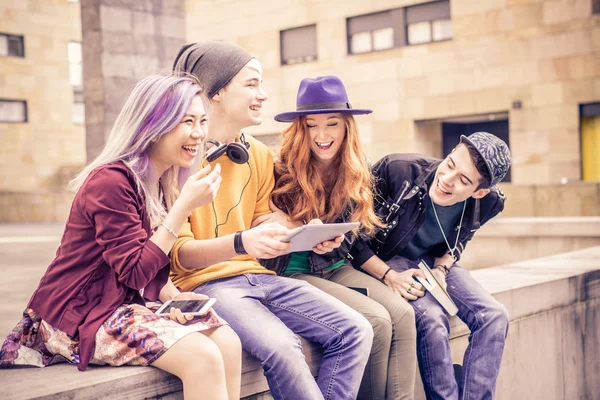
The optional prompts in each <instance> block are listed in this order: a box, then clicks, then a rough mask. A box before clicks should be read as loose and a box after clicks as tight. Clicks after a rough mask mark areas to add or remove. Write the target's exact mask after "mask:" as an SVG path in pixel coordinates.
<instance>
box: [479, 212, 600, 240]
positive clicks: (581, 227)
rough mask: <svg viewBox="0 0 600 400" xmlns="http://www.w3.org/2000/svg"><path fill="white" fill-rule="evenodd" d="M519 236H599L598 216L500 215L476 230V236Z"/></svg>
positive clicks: (599, 224) (599, 222)
mask: <svg viewBox="0 0 600 400" xmlns="http://www.w3.org/2000/svg"><path fill="white" fill-rule="evenodd" d="M521 236H525V237H529V236H541V237H565V236H573V237H595V238H600V217H517V218H515V217H513V218H511V217H500V218H496V219H493V220H491V221H489V222H488V223H487V224H485V225H484V226H482V227H481V229H480V230H479V231H478V232H477V237H521Z"/></svg>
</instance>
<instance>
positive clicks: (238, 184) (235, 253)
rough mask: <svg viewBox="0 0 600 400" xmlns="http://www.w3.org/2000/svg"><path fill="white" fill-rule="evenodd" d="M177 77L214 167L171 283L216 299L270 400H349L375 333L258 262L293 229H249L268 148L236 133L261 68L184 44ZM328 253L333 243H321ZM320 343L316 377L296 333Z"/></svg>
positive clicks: (176, 250) (258, 102)
mask: <svg viewBox="0 0 600 400" xmlns="http://www.w3.org/2000/svg"><path fill="white" fill-rule="evenodd" d="M174 70H175V71H184V72H187V73H191V74H193V75H195V76H196V77H197V78H198V79H199V81H200V83H201V85H202V86H203V87H204V89H205V93H206V94H207V96H208V98H209V100H210V107H209V124H208V126H209V128H208V138H209V139H207V141H212V143H213V145H214V148H212V149H210V150H211V152H210V153H209V154H208V157H207V160H208V161H209V163H210V165H212V166H213V167H216V164H217V163H219V165H220V167H221V177H222V178H223V180H222V183H221V188H220V190H219V192H218V194H217V197H216V199H215V201H214V202H213V204H212V205H207V206H204V207H200V208H198V209H196V210H194V212H193V213H192V215H191V216H190V219H189V223H187V224H186V225H185V226H184V227H183V229H182V231H181V232H180V234H179V239H178V240H177V242H176V243H175V245H174V247H173V250H172V252H171V261H172V263H171V265H172V272H173V282H174V283H175V284H176V285H177V286H179V287H181V288H182V289H184V290H193V291H194V292H197V293H202V294H205V295H208V296H210V297H214V298H216V299H217V302H216V303H215V306H214V308H215V310H217V312H218V313H219V315H221V316H222V317H223V318H224V319H225V320H226V321H228V322H229V324H230V325H231V327H232V328H233V329H234V330H235V332H236V333H237V334H238V336H239V337H240V340H241V342H242V347H243V348H244V349H245V350H246V351H248V352H249V353H250V354H252V355H253V356H254V357H256V358H257V359H258V360H259V361H260V362H261V364H262V366H263V369H264V373H265V376H266V378H267V380H268V383H269V388H270V389H271V394H272V396H273V397H274V398H275V399H284V398H286V399H294V400H297V399H307V400H309V399H310V400H312V399H320V398H321V399H322V398H325V399H354V398H355V397H356V394H357V392H358V388H359V385H360V380H361V376H362V374H363V371H364V368H365V365H366V362H367V359H368V356H369V352H370V349H371V344H372V340H373V330H372V328H371V326H370V324H369V323H368V322H367V320H366V319H365V318H363V317H362V316H361V315H360V314H359V313H358V312H356V311H354V310H352V309H351V308H350V307H349V306H347V305H345V304H343V303H342V302H340V301H339V300H337V299H335V298H333V297H331V296H329V295H327V294H326V293H324V292H322V291H320V290H318V289H316V288H314V287H313V286H311V285H309V284H307V283H306V282H303V281H298V280H294V279H289V278H285V277H280V276H277V275H275V274H274V273H273V272H272V271H270V270H268V269H266V268H264V267H263V266H262V265H260V264H259V263H258V261H257V259H258V258H264V259H270V258H274V257H277V256H280V255H282V254H285V253H286V251H288V249H289V246H290V245H289V244H288V243H284V242H281V241H280V240H279V239H280V238H281V237H282V236H286V235H289V234H290V233H291V232H290V231H289V230H288V229H287V228H285V227H284V226H282V225H280V224H278V223H276V222H274V223H269V224H263V225H259V226H257V227H255V228H251V224H252V221H253V220H254V219H255V218H257V217H259V216H261V215H264V214H267V213H270V210H269V196H270V194H271V190H272V189H273V186H274V176H273V159H272V156H271V154H270V152H269V150H268V148H267V147H266V146H265V145H264V144H262V143H261V142H259V141H257V140H255V139H254V138H252V137H250V136H245V135H244V134H243V133H242V129H244V128H246V127H248V126H252V125H258V124H260V123H261V122H262V121H261V107H262V104H263V102H265V101H266V100H267V94H266V93H265V92H264V90H263V88H262V66H261V65H260V63H259V62H258V61H257V60H256V59H255V58H253V57H252V56H251V55H250V54H249V53H247V52H246V51H244V50H243V49H241V48H239V47H237V46H235V45H232V44H228V43H222V42H211V43H195V44H190V45H186V46H184V47H183V48H182V49H181V51H180V52H179V54H178V56H177V58H176V60H175V63H174ZM326 244H327V245H328V246H329V247H330V248H333V247H336V246H339V244H334V243H330V242H326ZM297 334H298V335H301V336H303V337H305V338H306V339H308V340H310V341H312V342H315V343H318V344H320V345H322V346H323V348H324V353H323V357H322V359H321V365H320V368H319V373H318V376H317V379H316V381H315V379H314V377H313V376H312V374H311V372H310V370H309V367H308V365H307V364H306V362H305V359H304V355H303V354H302V347H301V344H300V341H299V340H298V338H297V336H296V335H297Z"/></svg>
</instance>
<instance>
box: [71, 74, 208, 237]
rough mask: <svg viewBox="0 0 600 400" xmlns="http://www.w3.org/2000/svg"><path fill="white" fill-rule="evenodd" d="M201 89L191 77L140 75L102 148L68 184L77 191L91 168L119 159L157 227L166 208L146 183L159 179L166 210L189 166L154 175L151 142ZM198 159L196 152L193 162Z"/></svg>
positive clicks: (174, 121) (171, 124)
mask: <svg viewBox="0 0 600 400" xmlns="http://www.w3.org/2000/svg"><path fill="white" fill-rule="evenodd" d="M200 93H201V88H200V85H199V83H198V81H197V80H196V79H195V78H194V77H193V76H189V75H181V74H179V75H177V76H175V75H150V76H148V77H146V78H144V79H142V80H141V81H140V82H138V83H137V84H136V85H135V87H134V88H133V91H132V92H131V94H130V95H129V97H128V98H127V101H126V102H125V105H124V106H123V108H122V109H121V112H120V113H119V116H118V117H117V120H116V122H115V125H114V126H113V128H112V130H111V131H110V134H109V136H108V138H107V140H106V144H105V146H104V148H103V149H102V152H101V153H100V154H99V155H98V157H96V159H95V160H94V161H92V162H90V163H89V164H88V165H87V166H86V167H85V168H84V169H83V170H82V171H81V172H80V173H79V174H78V175H77V176H76V177H75V178H74V179H73V180H72V181H71V182H70V183H69V189H71V190H72V191H78V190H79V189H80V188H81V186H82V185H83V183H84V182H85V180H86V179H87V177H88V175H89V174H90V173H91V172H92V171H93V170H94V169H96V168H98V167H100V166H102V165H105V164H109V163H112V162H115V161H123V162H124V163H125V165H127V167H129V169H131V171H132V172H133V175H134V176H135V179H136V181H137V184H138V189H139V190H141V192H142V194H143V197H144V199H145V204H146V212H147V214H148V218H149V219H150V223H151V225H152V226H153V227H155V226H158V225H159V224H160V223H161V222H162V220H163V219H164V218H165V216H166V213H167V211H166V209H165V207H164V206H163V204H162V200H161V199H160V195H159V188H158V187H157V186H156V185H154V184H151V183H150V182H154V181H155V180H156V179H157V178H160V181H161V185H162V188H163V191H164V199H165V202H166V204H167V209H170V208H171V206H172V205H173V203H174V202H175V198H176V196H177V192H178V190H179V188H180V187H181V186H183V183H184V182H185V180H186V179H187V178H188V176H189V175H190V173H191V171H190V170H191V168H179V167H178V166H172V167H170V168H169V169H167V171H165V173H164V174H163V175H162V176H160V177H157V176H156V171H155V170H154V167H153V165H152V162H151V161H150V157H149V149H150V147H151V145H152V143H153V142H156V141H158V140H160V138H161V137H162V136H163V135H164V134H166V133H168V132H170V131H172V130H173V129H174V128H175V127H176V126H177V125H178V124H179V123H181V120H182V118H183V117H184V115H185V113H186V112H187V110H188V109H189V107H190V104H191V103H192V100H193V99H194V97H195V96H196V95H198V94H200ZM201 147H202V146H201ZM200 158H201V157H200V156H198V157H197V158H196V162H197V161H198V159H200ZM194 167H195V165H194ZM194 167H192V168H194Z"/></svg>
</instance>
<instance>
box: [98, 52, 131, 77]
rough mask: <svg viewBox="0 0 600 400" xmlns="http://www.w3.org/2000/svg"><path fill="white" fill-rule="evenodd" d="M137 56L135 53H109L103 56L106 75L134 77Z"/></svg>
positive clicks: (103, 68) (103, 69)
mask: <svg viewBox="0 0 600 400" xmlns="http://www.w3.org/2000/svg"><path fill="white" fill-rule="evenodd" d="M135 63H136V57H135V56H134V55H133V54H109V53H105V54H104V55H103V57H102V71H103V73H104V76H105V77H122V78H132V77H134V76H135V74H134V65H135Z"/></svg>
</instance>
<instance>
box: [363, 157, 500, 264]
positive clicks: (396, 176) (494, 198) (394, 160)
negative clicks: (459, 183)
mask: <svg viewBox="0 0 600 400" xmlns="http://www.w3.org/2000/svg"><path fill="white" fill-rule="evenodd" d="M441 162H442V160H439V159H435V158H430V157H427V156H423V155H420V154H404V153H402V154H390V155H388V156H385V157H384V158H382V159H381V160H379V161H378V162H377V163H376V164H375V165H374V166H373V174H374V175H375V177H376V179H377V182H376V185H377V193H376V196H375V210H376V212H377V214H378V215H379V216H380V217H381V218H382V219H383V221H384V222H385V223H386V225H387V227H386V228H384V229H381V230H380V231H379V232H378V233H377V235H376V236H375V237H374V238H372V239H371V240H370V241H368V243H367V245H364V243H362V242H359V243H357V244H356V245H355V246H354V249H353V251H352V252H351V253H352V255H353V257H354V259H353V261H352V264H353V265H354V266H355V267H360V266H361V265H362V264H364V263H365V262H366V261H367V260H368V259H369V258H371V257H372V256H373V255H377V256H379V258H381V259H382V260H384V261H387V260H389V259H390V258H392V257H393V256H395V255H397V254H398V253H399V252H400V251H401V250H402V249H404V248H405V247H406V246H407V245H408V243H409V242H410V240H411V239H412V238H413V236H414V235H415V234H416V233H417V231H418V230H419V228H420V227H421V225H422V224H423V222H424V220H425V212H426V207H428V206H430V204H431V202H430V201H429V186H430V184H431V183H432V181H433V177H434V175H435V171H436V169H437V167H438V165H440V163H441ZM505 199H506V197H505V196H504V194H503V193H502V192H501V191H500V189H498V188H497V187H493V188H492V189H491V191H490V193H488V194H487V195H486V196H485V197H483V198H482V199H473V198H472V197H471V198H469V199H468V200H467V207H466V210H465V215H464V219H463V223H462V227H461V228H460V236H459V238H458V245H457V249H456V250H457V251H455V253H454V258H455V260H456V261H458V259H459V258H460V254H461V253H462V251H463V250H464V249H465V247H466V245H467V242H468V241H469V240H471V238H473V235H474V234H475V232H477V230H478V229H479V228H480V227H481V225H483V224H485V223H486V222H487V221H489V220H490V219H492V218H493V217H495V216H496V215H498V214H499V213H500V212H501V211H502V210H503V209H504V202H505ZM457 233H458V226H457V227H456V228H455V229H454V231H453V233H452V234H451V235H450V237H449V238H448V242H449V243H454V242H455V241H456V235H457ZM445 253H448V248H447V246H446V244H445V243H442V244H440V245H438V246H435V247H434V248H433V249H432V252H431V254H430V255H431V256H433V257H441V256H443V255H444V254H445Z"/></svg>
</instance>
